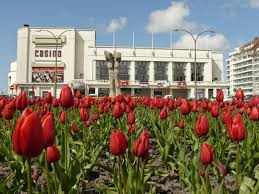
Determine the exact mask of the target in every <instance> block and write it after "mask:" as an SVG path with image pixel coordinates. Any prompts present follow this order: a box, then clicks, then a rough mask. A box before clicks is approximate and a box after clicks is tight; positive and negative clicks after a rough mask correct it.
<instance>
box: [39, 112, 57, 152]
mask: <svg viewBox="0 0 259 194" xmlns="http://www.w3.org/2000/svg"><path fill="white" fill-rule="evenodd" d="M41 124H42V129H43V137H44V141H45V147H49V146H52V145H53V144H54V143H55V137H56V131H55V120H54V114H53V113H51V112H48V113H47V114H45V115H44V116H43V117H42V118H41Z"/></svg>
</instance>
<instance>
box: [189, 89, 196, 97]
mask: <svg viewBox="0 0 259 194" xmlns="http://www.w3.org/2000/svg"><path fill="white" fill-rule="evenodd" d="M194 97H195V96H194V88H191V90H190V95H189V98H194Z"/></svg>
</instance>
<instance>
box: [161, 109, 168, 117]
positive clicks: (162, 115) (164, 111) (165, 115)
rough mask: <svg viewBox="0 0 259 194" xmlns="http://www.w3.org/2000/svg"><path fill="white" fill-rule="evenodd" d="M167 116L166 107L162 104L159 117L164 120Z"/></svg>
mask: <svg viewBox="0 0 259 194" xmlns="http://www.w3.org/2000/svg"><path fill="white" fill-rule="evenodd" d="M167 116H168V113H167V108H166V107H165V106H164V108H163V109H162V110H161V111H160V119H161V120H164V119H166V118H167Z"/></svg>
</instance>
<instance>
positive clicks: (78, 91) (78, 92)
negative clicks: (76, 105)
mask: <svg viewBox="0 0 259 194" xmlns="http://www.w3.org/2000/svg"><path fill="white" fill-rule="evenodd" d="M76 98H77V99H81V98H82V95H81V92H80V90H77V91H76Z"/></svg>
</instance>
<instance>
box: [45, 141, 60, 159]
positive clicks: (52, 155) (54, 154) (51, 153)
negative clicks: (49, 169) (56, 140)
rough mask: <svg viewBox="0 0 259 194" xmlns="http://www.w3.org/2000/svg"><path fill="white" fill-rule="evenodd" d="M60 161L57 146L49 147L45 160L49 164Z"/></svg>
mask: <svg viewBox="0 0 259 194" xmlns="http://www.w3.org/2000/svg"><path fill="white" fill-rule="evenodd" d="M59 159H60V151H59V149H58V148H57V146H56V145H55V144H54V145H52V146H51V147H48V148H47V160H48V162H49V163H51V162H57V161H59Z"/></svg>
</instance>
